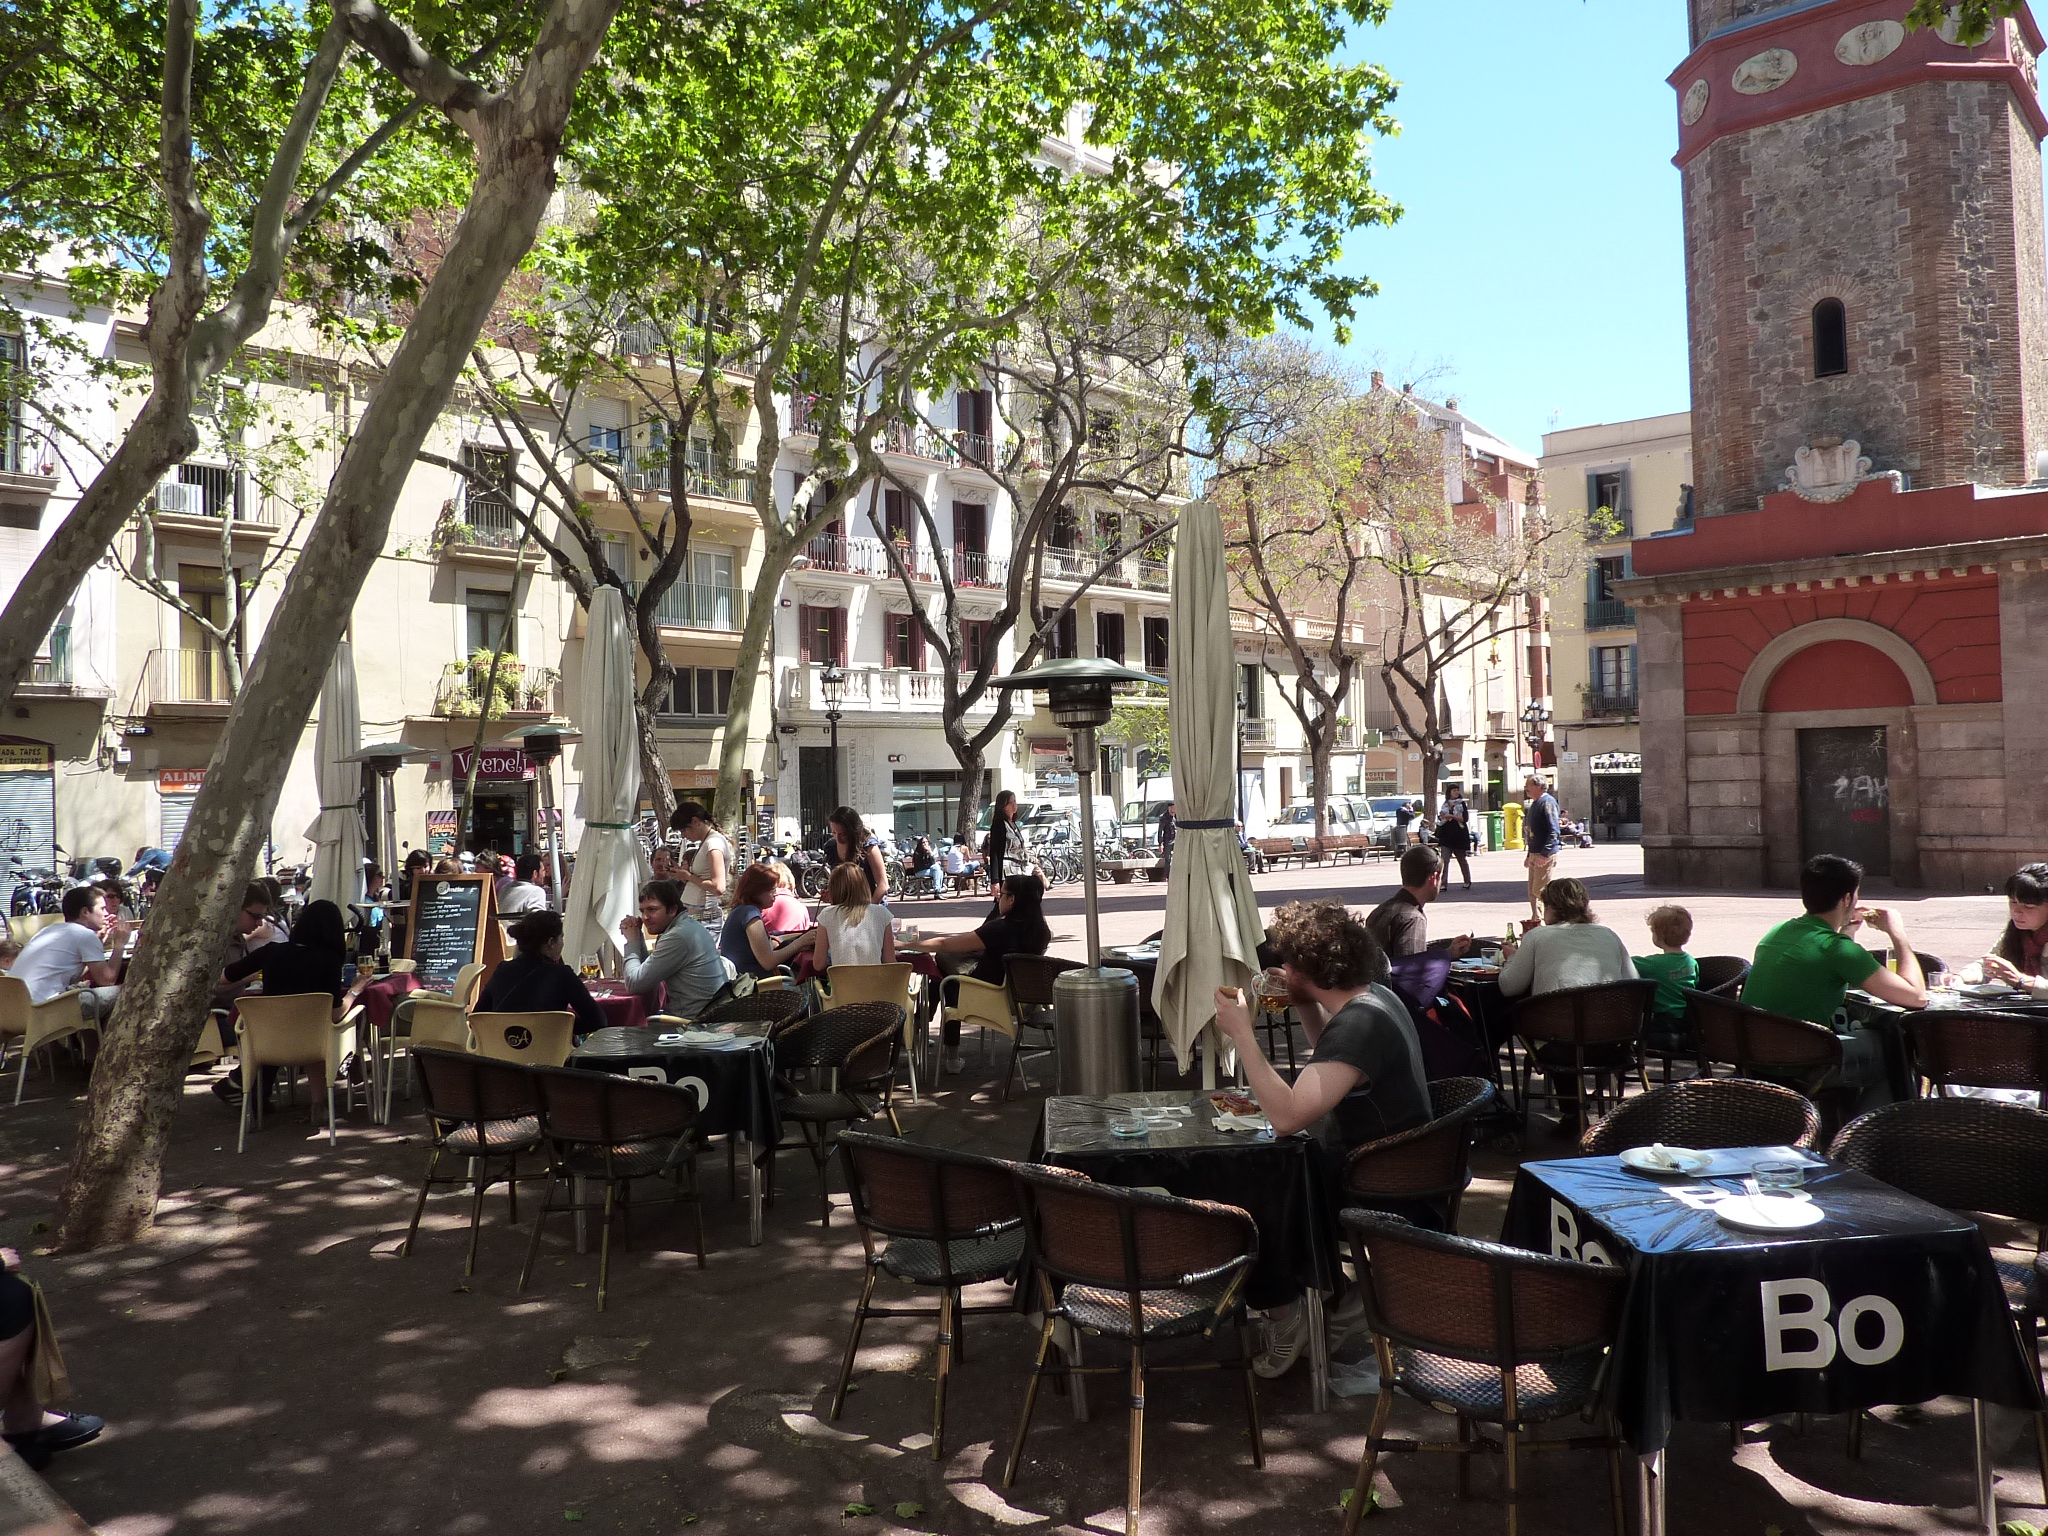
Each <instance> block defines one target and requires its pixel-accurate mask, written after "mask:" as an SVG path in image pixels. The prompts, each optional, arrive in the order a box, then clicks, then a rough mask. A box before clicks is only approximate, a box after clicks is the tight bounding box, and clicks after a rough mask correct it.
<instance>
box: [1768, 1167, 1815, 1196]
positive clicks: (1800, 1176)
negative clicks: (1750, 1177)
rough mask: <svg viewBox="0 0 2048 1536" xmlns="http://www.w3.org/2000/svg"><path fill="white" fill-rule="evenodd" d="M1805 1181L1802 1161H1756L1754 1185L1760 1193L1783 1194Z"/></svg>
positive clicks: (1804, 1168) (1804, 1169)
mask: <svg viewBox="0 0 2048 1536" xmlns="http://www.w3.org/2000/svg"><path fill="white" fill-rule="evenodd" d="M1805 1182H1806V1165H1805V1164H1804V1163H1758V1164H1757V1165H1756V1187H1757V1191H1758V1193H1760V1194H1766V1195H1783V1194H1789V1193H1790V1192H1791V1191H1793V1190H1795V1189H1797V1188H1799V1187H1800V1185H1802V1184H1804V1183H1805Z"/></svg>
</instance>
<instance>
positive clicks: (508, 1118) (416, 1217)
mask: <svg viewBox="0 0 2048 1536" xmlns="http://www.w3.org/2000/svg"><path fill="white" fill-rule="evenodd" d="M409 1054H410V1056H411V1059H412V1061H413V1062H414V1064H415V1065H416V1067H417V1069H418V1071H419V1074H420V1084H421V1089H422V1092H423V1093H424V1095H425V1098H426V1104H427V1128H428V1131H429V1132H430V1134H431V1136H432V1140H433V1145H432V1149H431V1150H430V1151H429V1152H428V1153H427V1171H426V1173H425V1174H424V1175H423V1176H422V1177H421V1179H420V1197H419V1200H418V1202H417V1203H416V1204H415V1205H414V1206H413V1208H412V1224H411V1225H410V1226H408V1227H407V1228H406V1230H405V1246H404V1247H402V1248H401V1249H399V1253H400V1254H401V1255H402V1256H403V1257H406V1258H410V1257H412V1249H413V1244H414V1243H415V1242H417V1241H418V1240H419V1235H420V1216H421V1214H422V1213H423V1212H424V1211H425V1210H426V1208H427V1194H428V1192H429V1191H430V1190H431V1189H432V1188H433V1187H434V1186H435V1185H436V1184H472V1185H474V1186H475V1196H474V1198H473V1199H472V1201H471V1203H470V1209H469V1253H468V1255H467V1257H465V1258H464V1259H463V1261H462V1272H463V1273H464V1274H465V1275H473V1274H475V1273H476V1240H477V1231H478V1229H479V1228H480V1227H481V1226H482V1224H483V1219H484V1191H485V1190H487V1189H489V1188H490V1187H491V1185H493V1184H495V1183H497V1182H499V1180H501V1179H502V1180H503V1181H504V1184H505V1197H506V1201H507V1203H508V1204H509V1206H510V1211H509V1215H508V1219H509V1220H510V1221H511V1223H512V1224H513V1225H514V1226H517V1225H518V1224H519V1184H518V1179H519V1154H520V1153H522V1152H530V1151H532V1150H533V1149H534V1148H535V1147H537V1146H539V1145H540V1112H541V1098H540V1087H539V1085H538V1084H537V1083H536V1082H535V1081H534V1078H533V1074H532V1073H530V1072H528V1071H527V1070H526V1069H525V1068H523V1067H520V1066H515V1065H513V1064H512V1063H510V1062H503V1061H497V1060H493V1059H492V1058H490V1057H487V1056H478V1055H473V1054H471V1053H469V1052H467V1051H448V1050H441V1049H438V1048H436V1047H433V1046H428V1045H424V1044H418V1043H415V1045H414V1046H413V1048H412V1051H411V1052H410V1053H409ZM444 1156H445V1157H452V1158H456V1159H459V1160H460V1162H461V1164H462V1166H461V1167H459V1168H458V1169H457V1170H456V1171H455V1172H453V1173H442V1172H440V1166H441V1159H442V1158H443V1157H444ZM494 1163H502V1164H503V1165H504V1166H503V1169H502V1171H499V1172H494V1171H493V1168H492V1165H493V1164H494Z"/></svg>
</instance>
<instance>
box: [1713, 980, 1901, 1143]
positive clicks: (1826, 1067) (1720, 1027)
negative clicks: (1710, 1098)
mask: <svg viewBox="0 0 2048 1536" xmlns="http://www.w3.org/2000/svg"><path fill="white" fill-rule="evenodd" d="M1685 1001H1686V1015H1687V1017H1688V1018H1689V1019H1690V1020H1691V1021H1692V1025H1693V1030H1694V1032H1695V1034H1696V1035H1697V1036H1698V1039H1699V1062H1700V1071H1701V1073H1702V1074H1704V1073H1705V1072H1706V1071H1707V1069H1708V1068H1709V1067H1710V1066H1713V1065H1725V1066H1730V1067H1733V1068H1734V1069H1735V1074H1736V1076H1738V1077H1758V1078H1762V1079H1763V1080H1764V1081H1766V1082H1773V1083H1784V1084H1786V1085H1788V1086H1789V1087H1793V1088H1797V1089H1798V1090H1799V1091H1800V1092H1801V1093H1803V1094H1805V1095H1806V1097H1808V1098H1809V1099H1811V1100H1813V1101H1814V1104H1815V1105H1816V1106H1817V1107H1818V1108H1819V1109H1820V1112H1821V1130H1822V1132H1823V1134H1825V1133H1827V1132H1828V1131H1831V1130H1833V1129H1835V1128H1836V1127H1838V1126H1839V1125H1840V1124H1841V1105H1842V1102H1843V1100H1844V1099H1845V1098H1846V1099H1847V1100H1849V1101H1850V1102H1852V1103H1853V1101H1854V1100H1855V1098H1856V1097H1857V1095H1858V1094H1860V1093H1861V1091H1862V1089H1863V1084H1862V1082H1860V1081H1853V1080H1852V1074H1851V1072H1850V1071H1849V1070H1848V1067H1847V1063H1846V1062H1845V1058H1844V1054H1843V1049H1842V1042H1841V1039H1840V1037H1839V1036H1837V1035H1836V1034H1835V1032H1834V1031H1833V1030H1832V1029H1830V1028H1828V1027H1827V1026H1826V1025H1825V1024H1813V1023H1809V1022H1808V1021H1807V1020H1805V1019H1789V1018H1786V1017H1785V1016H1784V1015H1783V1014H1778V1013H1767V1012H1766V1011H1764V1010H1763V1009H1761V1008H1752V1007H1750V1006H1749V1005H1748V1004H1747V1003H1740V1002H1737V1001H1735V1000H1734V999H1733V998H1727V997H1708V996H1707V995H1706V994H1704V993H1701V992H1689V993H1687V994H1686V1000H1685ZM1861 1070H1871V1069H1870V1068H1868V1067H1866V1068H1863V1069H1861ZM1875 1070H1878V1071H1882V1070H1883V1066H1882V1063H1878V1064H1877V1065H1876V1067H1875Z"/></svg>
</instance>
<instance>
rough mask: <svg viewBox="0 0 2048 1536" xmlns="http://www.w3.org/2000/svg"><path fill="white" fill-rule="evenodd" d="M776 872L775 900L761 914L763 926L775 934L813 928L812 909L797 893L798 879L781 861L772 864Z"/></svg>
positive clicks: (771, 867)
mask: <svg viewBox="0 0 2048 1536" xmlns="http://www.w3.org/2000/svg"><path fill="white" fill-rule="evenodd" d="M768 867H769V868H770V869H772V870H773V871H774V872H775V899H774V900H773V901H771V902H770V903H769V904H768V905H767V907H765V908H764V909H763V910H762V913H761V925H762V926H763V927H764V928H766V929H767V930H768V931H769V932H770V933H773V934H784V933H801V932H803V930H804V929H806V928H808V927H810V926H811V909H810V908H809V907H807V906H805V905H804V902H803V898H802V897H801V896H799V895H797V893H796V877H795V876H794V875H792V874H791V873H790V872H789V866H788V865H787V864H785V863H783V862H782V861H781V860H780V859H776V860H773V861H771V862H770V864H769V866H768Z"/></svg>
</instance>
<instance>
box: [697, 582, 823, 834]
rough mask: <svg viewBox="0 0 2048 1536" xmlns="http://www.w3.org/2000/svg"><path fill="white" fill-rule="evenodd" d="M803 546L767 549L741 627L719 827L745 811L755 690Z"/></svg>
mask: <svg viewBox="0 0 2048 1536" xmlns="http://www.w3.org/2000/svg"><path fill="white" fill-rule="evenodd" d="M801 547H802V546H800V545H797V546H792V547H790V548H788V549H785V550H782V551H780V552H778V551H776V550H773V549H771V550H769V551H768V553H767V555H766V556H764V557H763V559H762V561H761V569H760V570H759V571H757V572H756V573H755V575H754V591H753V595H752V596H751V597H750V598H749V599H748V602H747V622H746V624H745V626H744V627H743V628H742V629H741V631H740V649H739V659H738V661H736V662H735V663H734V665H733V669H732V709H731V711H730V712H729V713H728V714H727V715H726V717H725V740H724V742H723V743H722V744H721V745H720V747H719V749H718V790H717V793H716V798H715V800H714V802H713V804H712V807H711V819H712V820H713V821H715V822H717V823H718V825H719V826H721V827H728V828H730V827H735V826H737V825H739V821H740V817H741V815H742V814H743V813H744V811H745V810H746V804H745V794H746V767H747V733H748V731H749V729H750V728H751V727H752V724H753V720H754V694H755V692H756V690H757V689H758V688H759V687H760V685H761V678H762V676H763V674H764V673H766V672H767V670H768V666H769V663H770V661H771V657H770V655H769V648H768V639H769V627H770V626H771V625H772V624H773V623H774V622H775V597H776V593H777V591H778V590H779V589H780V588H781V585H782V578H783V575H784V574H785V573H786V572H787V571H788V569H789V562H790V561H791V560H793V559H794V558H795V557H796V551H797V549H799V548H801Z"/></svg>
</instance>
